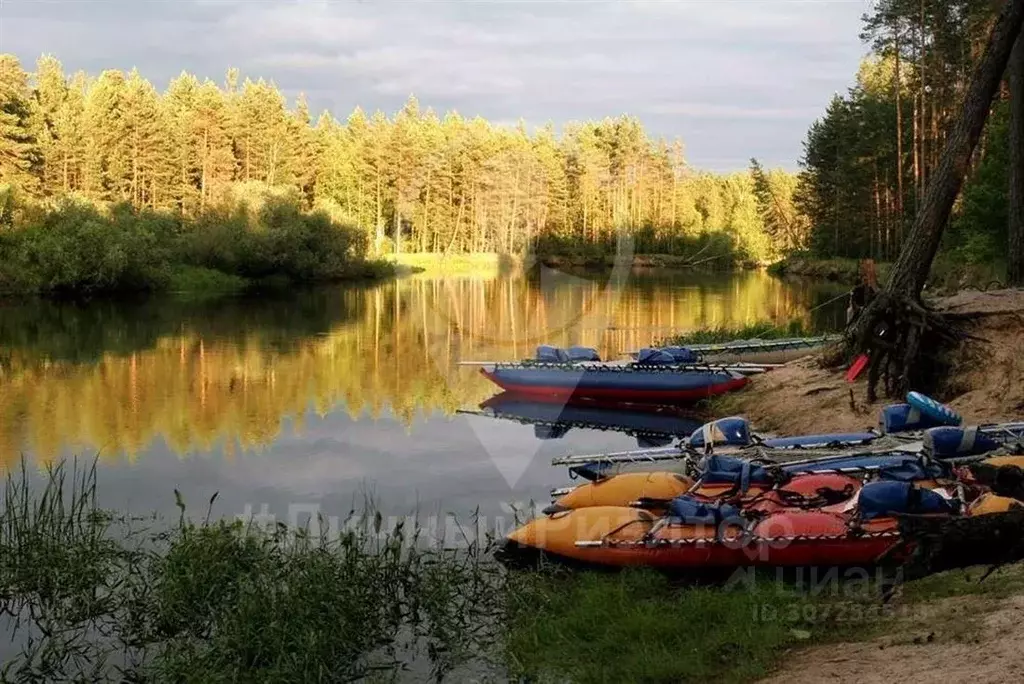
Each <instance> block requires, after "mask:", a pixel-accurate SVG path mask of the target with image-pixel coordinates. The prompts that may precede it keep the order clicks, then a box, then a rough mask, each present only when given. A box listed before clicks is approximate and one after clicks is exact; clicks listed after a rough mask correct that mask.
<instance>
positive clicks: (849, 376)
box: [846, 354, 868, 382]
mask: <svg viewBox="0 0 1024 684" xmlns="http://www.w3.org/2000/svg"><path fill="white" fill-rule="evenodd" d="M867 365H868V355H867V354H861V355H860V356H858V357H857V359H856V360H855V361H854V362H853V365H852V366H850V370H848V371H846V382H853V381H854V380H856V379H857V376H858V375H860V374H861V372H862V371H863V370H864V368H865V367H866V366H867Z"/></svg>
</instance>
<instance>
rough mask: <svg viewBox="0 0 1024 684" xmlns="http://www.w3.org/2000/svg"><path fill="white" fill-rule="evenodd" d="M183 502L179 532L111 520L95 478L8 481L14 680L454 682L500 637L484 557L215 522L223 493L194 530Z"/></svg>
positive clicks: (57, 473)
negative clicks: (415, 678) (412, 674)
mask: <svg viewBox="0 0 1024 684" xmlns="http://www.w3.org/2000/svg"><path fill="white" fill-rule="evenodd" d="M174 495H175V498H176V500H177V502H178V506H179V508H180V511H181V515H180V519H179V520H178V521H177V522H176V523H173V522H171V523H168V522H165V521H161V520H160V519H159V518H153V517H151V516H147V517H141V518H130V517H128V516H126V515H121V514H118V513H116V512H111V511H104V510H102V509H100V508H99V506H98V505H97V501H96V471H95V468H94V467H90V468H84V469H83V468H79V467H74V466H73V465H72V466H66V465H57V466H55V467H54V468H52V469H50V470H49V471H48V472H47V473H46V474H45V475H44V476H43V477H42V478H41V479H40V478H39V476H38V475H37V474H35V473H30V472H28V470H27V469H26V468H25V467H24V466H23V467H22V468H21V470H19V471H17V472H15V473H13V474H10V475H8V477H7V479H6V483H5V487H4V490H3V501H2V506H0V615H3V616H20V617H19V619H18V620H14V619H4V618H0V629H2V630H3V631H4V633H5V636H7V637H8V640H9V641H10V642H11V646H12V647H13V649H14V653H13V654H9V655H8V656H7V657H6V658H5V661H4V663H3V665H2V667H0V679H2V681H41V680H45V681H54V680H60V681H69V680H72V679H78V678H80V677H83V676H84V677H85V679H88V680H89V681H94V680H100V681H183V682H186V681H238V679H239V678H241V679H243V680H247V681H324V680H328V681H353V680H357V679H366V678H370V677H384V678H385V679H388V678H389V677H391V676H394V675H396V674H397V673H398V672H400V671H402V670H403V669H404V668H406V667H409V666H416V667H419V668H420V670H422V673H423V675H424V676H425V677H427V676H437V677H441V676H444V674H445V673H447V672H449V671H450V670H451V669H452V668H453V667H455V666H456V665H457V664H459V663H462V662H465V661H466V660H468V659H469V658H470V657H472V656H475V655H477V654H478V653H479V652H482V650H483V649H482V646H481V645H482V644H485V643H490V642H491V641H492V640H491V639H490V638H489V637H488V635H489V634H490V630H491V628H492V627H493V624H494V623H493V621H490V620H489V618H490V617H491V616H493V615H495V614H497V613H498V612H499V610H498V605H499V604H498V601H500V598H501V593H500V592H499V591H497V590H496V589H497V587H498V586H499V585H498V579H499V575H498V574H497V570H498V567H497V566H496V564H494V563H493V562H486V563H485V562H482V561H483V560H484V559H485V558H486V548H485V547H484V546H481V545H477V544H475V543H472V544H468V545H467V547H465V548H462V549H460V550H459V551H458V552H452V551H446V550H443V549H435V548H430V547H424V546H421V545H418V544H416V543H414V542H415V540H416V538H417V536H418V534H419V532H418V531H417V530H413V529H407V528H403V527H402V526H397V527H392V528H390V529H389V528H388V526H387V525H385V524H384V523H383V520H382V518H381V517H380V516H379V515H377V514H375V513H373V512H372V511H365V512H364V513H365V514H366V515H364V516H359V517H358V518H357V517H355V516H354V514H353V517H351V518H350V519H349V520H347V521H345V524H343V525H342V526H341V529H340V530H339V533H338V534H337V535H336V536H330V537H328V536H327V534H326V532H325V533H324V534H323V535H311V534H309V533H308V532H306V531H303V530H294V529H288V528H286V527H285V526H283V525H270V526H267V527H262V526H255V525H253V524H248V523H246V522H243V521H230V520H215V519H213V518H212V517H211V515H210V514H209V510H212V507H213V506H214V504H215V499H216V497H214V499H213V500H211V501H210V502H208V506H204V508H207V509H209V510H207V511H200V512H199V518H198V519H194V518H192V517H191V516H190V515H189V511H188V510H186V506H185V502H184V499H183V497H182V495H180V494H178V493H177V492H174ZM356 523H358V524H356ZM325 527H326V525H325ZM428 673H430V674H428Z"/></svg>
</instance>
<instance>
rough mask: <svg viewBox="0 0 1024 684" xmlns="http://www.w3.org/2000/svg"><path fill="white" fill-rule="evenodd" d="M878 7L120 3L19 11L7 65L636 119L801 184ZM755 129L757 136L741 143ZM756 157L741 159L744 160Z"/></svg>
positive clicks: (4, 26)
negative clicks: (802, 165) (810, 139)
mask: <svg viewBox="0 0 1024 684" xmlns="http://www.w3.org/2000/svg"><path fill="white" fill-rule="evenodd" d="M869 6H870V3H869V0H807V1H803V2H801V1H795V0H679V1H672V0H663V1H658V0H637V1H635V2H615V1H611V2H577V1H571V2H507V3H494V2H463V1H456V0H450V1H444V0H438V1H434V2H383V1H376V2H355V3H353V2H326V1H320V2H284V1H275V0H258V1H253V2H220V1H219V0H193V1H192V2H186V1H184V0H179V1H178V2H169V1H168V2H132V1H131V0H107V1H106V2H88V3H85V2H77V1H76V0H67V1H66V2H63V3H33V2H24V1H22V2H19V1H14V2H12V1H11V0H4V3H3V5H2V8H0V15H2V16H0V49H3V50H5V51H13V52H14V53H15V54H17V55H18V56H19V57H20V58H21V59H22V60H23V61H25V62H27V63H29V64H31V63H32V62H34V61H35V59H36V57H38V55H39V54H40V53H42V52H52V53H55V54H56V55H57V56H58V57H60V58H61V59H62V60H63V61H64V62H65V66H66V67H67V68H68V69H69V70H74V69H78V68H84V69H87V70H90V71H96V70H99V69H102V68H131V67H132V66H138V67H139V68H140V70H142V71H143V73H144V74H145V75H146V76H148V77H149V78H150V79H152V80H153V81H154V83H155V84H156V85H157V87H164V86H165V85H166V83H167V80H168V79H169V78H171V77H172V76H174V75H175V74H177V73H178V72H180V71H181V70H182V69H183V68H185V69H188V70H191V71H193V72H196V73H197V75H198V76H200V77H210V78H213V79H215V80H217V81H220V80H221V79H222V76H223V73H224V70H225V69H226V68H227V67H228V66H238V67H239V68H240V69H241V70H242V72H243V74H244V75H246V76H251V77H254V78H255V77H261V76H262V77H265V78H268V79H272V80H274V81H275V82H276V83H278V84H279V85H280V86H281V87H282V89H283V90H284V91H285V92H286V93H287V94H288V95H289V96H294V95H295V94H296V93H297V92H299V91H304V92H306V93H307V94H309V95H310V105H311V106H312V107H313V108H314V109H320V108H321V107H324V106H331V107H333V108H334V109H335V111H334V113H335V115H336V116H338V117H339V118H342V119H343V118H345V117H346V116H347V114H348V112H349V111H351V109H352V108H353V107H354V106H356V105H361V106H362V107H363V108H364V109H367V110H371V111H372V110H375V109H382V110H384V111H395V110H397V109H398V108H399V107H400V106H401V104H402V102H403V101H404V100H405V98H406V97H408V95H409V94H410V93H414V94H416V95H417V97H419V99H420V103H421V104H422V105H423V106H424V107H428V106H429V107H433V108H434V109H435V110H437V111H440V112H444V111H445V110H448V109H458V110H459V111H461V112H463V113H465V114H466V115H469V116H472V115H475V114H480V115H482V116H486V117H488V118H490V119H493V120H505V121H515V120H517V119H519V118H520V117H522V118H525V119H527V120H530V121H549V120H550V121H554V122H556V123H561V122H564V121H567V120H571V119H585V118H603V117H605V116H614V115H617V114H619V113H623V112H634V113H638V114H640V115H641V116H642V118H643V120H644V122H645V124H646V125H647V127H648V129H649V131H650V133H651V134H652V135H654V136H667V137H675V136H681V137H682V138H683V139H684V142H686V143H687V147H688V150H689V156H690V161H691V162H692V163H694V164H695V165H697V166H718V165H719V164H720V163H721V162H722V160H728V159H739V160H743V159H746V158H748V157H750V156H753V155H756V156H758V157H760V158H763V159H765V161H766V163H772V164H776V163H781V164H787V165H789V166H793V165H794V164H795V161H796V158H797V157H798V155H799V154H800V149H801V145H800V143H801V141H802V139H803V136H804V134H805V132H806V126H807V125H808V124H809V123H810V121H812V120H813V119H814V118H816V117H817V116H818V115H819V114H820V112H821V111H823V109H824V107H825V106H826V104H827V102H828V100H829V98H830V97H831V95H832V93H834V92H836V91H843V90H845V89H846V88H847V87H848V86H849V85H850V84H851V83H852V79H853V76H854V73H855V72H856V68H857V63H858V61H859V59H860V57H861V55H862V54H863V52H864V50H863V47H862V46H861V44H860V42H859V40H858V33H859V30H860V23H859V17H860V15H861V14H862V13H863V12H865V11H867V10H868V9H869ZM737 129H742V130H737ZM741 146H742V147H741Z"/></svg>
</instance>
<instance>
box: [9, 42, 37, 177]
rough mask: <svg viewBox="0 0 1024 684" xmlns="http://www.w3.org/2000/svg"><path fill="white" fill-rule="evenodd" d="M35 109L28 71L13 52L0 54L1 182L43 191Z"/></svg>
mask: <svg viewBox="0 0 1024 684" xmlns="http://www.w3.org/2000/svg"><path fill="white" fill-rule="evenodd" d="M33 109H34V108H33V103H32V95H31V91H30V90H29V85H28V74H26V73H25V71H24V69H22V68H21V64H20V63H19V62H18V59H17V58H16V57H15V56H14V55H8V54H0V184H2V185H10V186H13V187H16V188H18V189H19V190H20V191H21V192H24V193H25V194H27V195H37V194H38V193H39V192H40V191H41V182H40V180H41V175H42V172H43V160H42V155H41V153H40V149H39V143H38V141H37V140H36V135H35V131H34V130H33V129H34V128H36V126H37V122H36V121H35V120H34V111H33ZM36 130H38V128H36Z"/></svg>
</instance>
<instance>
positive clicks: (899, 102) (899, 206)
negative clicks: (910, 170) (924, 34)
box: [893, 20, 905, 242]
mask: <svg viewBox="0 0 1024 684" xmlns="http://www.w3.org/2000/svg"><path fill="white" fill-rule="evenodd" d="M897 21H898V20H897ZM893 42H894V44H895V49H896V73H895V88H896V218H897V220H898V222H899V223H898V224H897V226H896V235H897V238H896V239H897V240H898V241H901V242H902V240H903V227H904V223H905V219H904V215H903V84H902V83H900V80H901V78H902V77H901V76H900V34H899V26H898V25H894V26H893Z"/></svg>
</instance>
